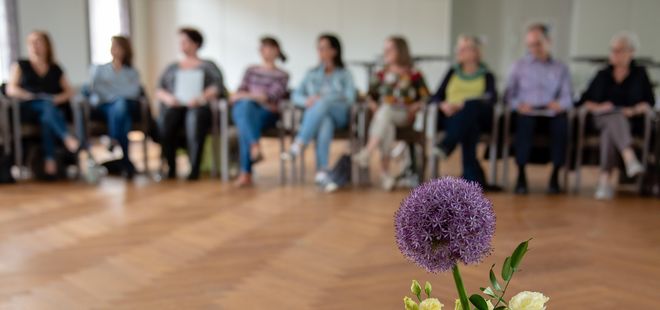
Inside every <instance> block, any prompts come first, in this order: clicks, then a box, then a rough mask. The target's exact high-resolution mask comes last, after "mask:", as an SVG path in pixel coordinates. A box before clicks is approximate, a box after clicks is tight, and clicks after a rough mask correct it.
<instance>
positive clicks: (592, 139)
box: [574, 106, 656, 193]
mask: <svg viewBox="0 0 660 310" xmlns="http://www.w3.org/2000/svg"><path fill="white" fill-rule="evenodd" d="M655 118H656V112H655V111H652V110H649V111H648V112H647V113H646V114H645V115H644V116H643V122H644V124H643V132H642V135H641V136H639V135H637V136H635V135H634V134H633V147H634V148H637V149H638V150H640V151H641V154H642V165H643V166H644V168H645V169H646V167H648V165H647V164H648V157H649V152H650V148H651V134H652V126H653V122H654V120H655ZM577 124H578V132H577V147H576V157H575V158H576V159H575V188H574V191H575V193H579V192H580V185H581V181H582V180H581V176H582V173H581V172H582V166H583V165H584V164H585V163H584V152H585V151H586V149H587V148H596V149H597V148H598V145H599V144H600V136H599V134H598V131H597V130H596V129H595V128H594V126H593V115H592V114H591V113H590V112H589V110H588V109H587V108H586V107H585V106H582V107H580V108H579V109H578V120H577ZM596 163H597V161H596ZM637 186H638V188H639V191H640V192H641V191H642V178H641V177H640V178H638V180H637Z"/></svg>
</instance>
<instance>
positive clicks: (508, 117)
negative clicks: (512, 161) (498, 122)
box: [502, 110, 511, 189]
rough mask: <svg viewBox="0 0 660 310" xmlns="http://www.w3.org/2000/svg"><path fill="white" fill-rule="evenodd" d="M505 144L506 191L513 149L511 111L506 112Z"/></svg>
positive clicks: (503, 169)
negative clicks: (510, 153) (511, 141)
mask: <svg viewBox="0 0 660 310" xmlns="http://www.w3.org/2000/svg"><path fill="white" fill-rule="evenodd" d="M504 113H505V114H504V133H503V134H504V143H502V144H503V145H502V147H503V148H504V149H502V188H504V189H506V188H507V187H508V186H509V151H510V149H511V145H510V139H511V137H510V136H511V130H510V126H511V112H510V111H509V110H507V111H505V112H504Z"/></svg>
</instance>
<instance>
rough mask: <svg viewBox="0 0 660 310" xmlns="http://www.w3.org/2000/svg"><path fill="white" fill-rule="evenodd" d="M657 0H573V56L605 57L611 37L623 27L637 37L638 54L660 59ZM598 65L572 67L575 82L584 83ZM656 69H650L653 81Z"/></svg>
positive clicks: (659, 8)
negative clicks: (638, 44) (638, 43)
mask: <svg viewBox="0 0 660 310" xmlns="http://www.w3.org/2000/svg"><path fill="white" fill-rule="evenodd" d="M658 13H660V1H658V0H627V1H620V0H575V8H574V10H573V31H572V37H571V55H572V56H607V54H608V50H609V42H610V39H611V38H612V36H613V35H614V34H615V33H617V32H619V31H622V30H626V31H632V32H634V33H636V34H637V35H638V36H639V39H640V43H641V46H640V49H639V50H638V52H637V54H638V55H639V56H646V57H652V58H653V59H655V60H656V61H659V60H660V34H659V33H658V31H660V21H659V19H658ZM596 69H597V68H596V67H594V66H590V65H579V66H578V65H576V66H574V70H573V72H574V77H575V80H576V83H578V84H580V86H582V87H583V86H584V85H586V84H587V83H588V81H589V79H590V77H591V75H592V74H593V73H594V71H595V70H596ZM658 71H659V70H658V69H653V70H649V72H650V73H651V75H652V77H653V79H654V80H656V81H658V80H659V79H660V73H659V72H658Z"/></svg>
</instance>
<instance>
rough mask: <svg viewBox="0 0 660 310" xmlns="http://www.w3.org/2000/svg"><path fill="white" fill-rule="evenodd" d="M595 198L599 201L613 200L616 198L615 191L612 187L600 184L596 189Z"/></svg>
mask: <svg viewBox="0 0 660 310" xmlns="http://www.w3.org/2000/svg"><path fill="white" fill-rule="evenodd" d="M594 198H596V199H597V200H612V198H614V189H612V186H611V185H609V184H607V183H602V182H600V183H598V187H597V188H596V193H595V194H594Z"/></svg>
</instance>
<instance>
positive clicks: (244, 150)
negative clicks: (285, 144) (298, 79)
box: [231, 37, 289, 187]
mask: <svg viewBox="0 0 660 310" xmlns="http://www.w3.org/2000/svg"><path fill="white" fill-rule="evenodd" d="M259 52H260V53H261V58H262V60H263V62H262V64H260V65H255V66H251V67H249V68H248V69H247V71H245V75H244V76H243V81H242V82H241V85H240V86H239V88H238V91H237V92H236V93H235V94H233V95H232V96H231V103H232V104H233V108H232V117H233V120H234V123H235V124H236V127H237V128H238V140H239V153H240V156H239V160H240V164H241V174H240V175H239V176H238V180H236V186H238V187H247V186H251V185H252V165H253V164H255V163H257V162H259V161H261V160H262V159H263V155H262V153H261V146H260V145H259V138H260V137H261V131H262V130H263V129H265V128H268V127H272V126H274V125H275V123H276V122H277V119H278V118H279V104H280V102H281V101H282V99H283V98H284V97H285V96H286V92H287V85H288V83H289V74H288V73H286V71H284V70H282V69H280V68H278V67H277V64H276V62H277V59H280V60H281V61H282V62H284V61H286V56H284V53H282V50H281V49H280V44H279V43H278V42H277V40H275V39H274V38H271V37H264V38H262V39H261V46H260V48H259Z"/></svg>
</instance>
